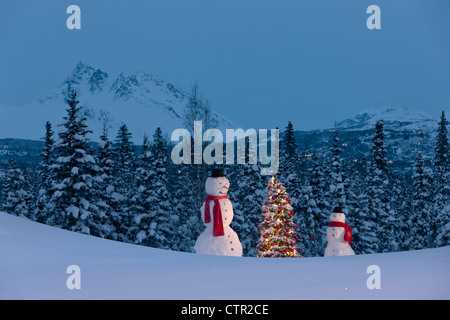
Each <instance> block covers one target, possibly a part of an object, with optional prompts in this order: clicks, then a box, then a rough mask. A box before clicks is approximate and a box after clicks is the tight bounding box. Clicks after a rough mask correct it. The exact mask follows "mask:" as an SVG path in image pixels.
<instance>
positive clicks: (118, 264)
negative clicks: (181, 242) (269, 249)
mask: <svg viewBox="0 0 450 320" xmlns="http://www.w3.org/2000/svg"><path fill="white" fill-rule="evenodd" d="M69 265H78V266H79V267H80V270H81V277H80V280H81V289H79V290H77V289H73V290H69V289H68V288H67V286H66V281H67V278H68V277H69V276H70V274H67V273H66V271H67V267H68V266H69ZM370 265H378V266H379V267H380V271H381V276H380V280H381V289H379V290H378V289H372V290H369V289H368V288H367V286H366V281H367V279H368V277H369V276H370V274H367V273H366V270H367V268H368V267H369V266H370ZM449 270H450V247H444V248H438V249H428V250H420V251H410V252H399V253H387V254H374V255H360V256H345V257H328V258H300V259H270V258H238V257H223V256H207V255H196V254H190V253H181V252H173V251H166V250H160V249H154V248H148V247H143V246H136V245H130V244H125V243H119V242H114V241H111V240H104V239H99V238H95V237H91V236H87V235H83V234H79V233H74V232H69V231H65V230H61V229H58V228H53V227H49V226H46V225H42V224H38V223H36V222H32V221H28V220H25V219H23V218H18V217H15V216H11V215H8V214H6V213H3V212H0V298H1V299H189V300H191V299H207V300H216V299H217V300H218V299H231V300H240V299H253V300H263V299H266V300H277V299H283V300H288V299H449V298H450V274H449Z"/></svg>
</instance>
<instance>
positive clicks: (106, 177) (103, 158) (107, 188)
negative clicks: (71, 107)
mask: <svg viewBox="0 0 450 320" xmlns="http://www.w3.org/2000/svg"><path fill="white" fill-rule="evenodd" d="M97 159H98V161H97V162H98V166H99V169H100V170H99V173H100V180H99V182H98V190H99V201H98V203H97V205H98V208H99V212H100V219H101V222H102V223H101V228H100V232H101V237H103V238H108V239H113V240H117V239H118V235H117V232H116V228H115V227H114V225H113V220H114V216H116V215H117V213H116V212H114V211H113V207H114V204H115V201H114V199H115V198H116V194H115V183H114V174H113V170H114V161H113V160H112V142H111V141H110V140H109V138H108V127H107V124H106V123H104V125H103V132H102V135H101V136H100V143H99V144H98V156H97Z"/></svg>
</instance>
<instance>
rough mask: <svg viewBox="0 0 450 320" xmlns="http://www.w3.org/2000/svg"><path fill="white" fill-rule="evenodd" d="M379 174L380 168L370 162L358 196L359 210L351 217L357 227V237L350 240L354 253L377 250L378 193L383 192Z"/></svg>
mask: <svg viewBox="0 0 450 320" xmlns="http://www.w3.org/2000/svg"><path fill="white" fill-rule="evenodd" d="M381 176H382V175H381V172H380V169H378V168H377V167H376V165H375V163H374V162H371V163H370V164H369V168H368V175H367V177H366V181H365V190H364V192H363V193H361V194H360V195H359V197H358V198H359V199H358V202H359V204H360V206H361V210H359V212H358V214H357V215H355V216H354V219H353V223H354V225H355V226H356V228H357V229H358V232H357V237H356V239H355V241H354V242H352V248H353V250H354V251H355V253H356V254H367V253H377V252H379V239H378V232H377V230H378V228H379V226H378V221H379V220H378V216H379V207H380V206H381V205H380V194H381V193H383V192H384V190H383V189H382V188H381V189H380V185H382V184H383V180H382V179H381Z"/></svg>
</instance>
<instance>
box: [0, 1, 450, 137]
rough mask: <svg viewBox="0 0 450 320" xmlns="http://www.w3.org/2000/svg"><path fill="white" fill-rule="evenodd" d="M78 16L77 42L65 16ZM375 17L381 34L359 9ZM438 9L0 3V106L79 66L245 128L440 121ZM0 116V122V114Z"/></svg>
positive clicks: (447, 56) (449, 54)
mask: <svg viewBox="0 0 450 320" xmlns="http://www.w3.org/2000/svg"><path fill="white" fill-rule="evenodd" d="M71 4H76V5H78V6H80V8H81V30H68V29H67V28H66V19H67V17H68V16H69V15H68V14H66V8H67V7H68V6H69V5H71ZM371 4H376V5H378V6H379V7H380V8H381V27H382V29H381V30H369V29H367V27H366V20H367V18H368V17H369V15H368V14H367V13H366V9H367V7H368V6H369V5H371ZM449 15H450V1H448V0H420V1H418V0H409V1H405V0H370V1H369V0H316V1H312V0H226V1H225V0H222V1H218V0H189V1H186V0H126V1H125V0H114V1H106V0H95V1H93V0H89V1H87V0H71V1H66V0H39V1H34V0H33V1H31V0H28V1H23V0H2V1H1V2H0V104H8V105H22V104H26V103H28V102H30V101H31V100H33V99H35V98H37V97H38V96H39V95H41V94H43V93H45V92H46V91H47V90H49V89H51V88H53V87H55V86H56V85H58V84H59V83H60V82H61V81H62V80H64V78H65V77H66V76H67V74H68V73H69V72H70V71H72V70H73V68H74V67H75V65H76V63H77V62H78V61H80V60H82V61H83V62H85V63H87V64H89V65H92V66H93V67H97V68H100V69H102V70H104V71H106V72H108V73H118V72H120V71H123V72H126V73H131V72H135V71H139V70H140V71H145V72H148V73H151V74H153V75H155V76H158V77H160V78H161V79H164V80H166V81H168V82H171V83H173V84H175V85H177V86H179V87H181V88H183V89H186V90H189V89H190V87H191V85H192V84H193V83H194V82H195V81H197V82H198V84H199V86H200V89H201V91H202V93H203V95H204V96H205V97H207V98H208V99H209V100H210V102H211V103H212V106H213V108H214V109H216V110H217V111H218V112H220V113H222V114H223V115H225V116H227V117H228V118H230V119H231V120H234V121H235V122H236V123H238V124H240V125H241V126H243V127H244V128H274V127H276V126H278V127H280V128H284V127H285V126H286V124H287V122H288V121H289V120H291V121H292V122H293V124H294V127H295V129H298V130H308V129H315V128H324V127H330V126H332V124H333V123H334V121H335V120H338V121H339V120H343V119H345V118H347V117H350V116H353V115H354V114H355V113H357V112H360V111H362V110H365V109H368V108H372V107H379V106H405V107H410V108H413V109H418V110H423V111H429V112H430V113H432V114H436V115H438V114H439V113H440V111H442V110H450V94H449V92H450V18H449ZM0 116H1V113H0Z"/></svg>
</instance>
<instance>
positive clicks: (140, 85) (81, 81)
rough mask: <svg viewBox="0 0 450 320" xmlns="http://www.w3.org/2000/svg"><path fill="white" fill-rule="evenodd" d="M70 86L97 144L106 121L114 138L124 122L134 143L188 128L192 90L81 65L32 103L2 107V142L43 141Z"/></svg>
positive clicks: (221, 120) (223, 124) (61, 112)
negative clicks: (186, 119)
mask: <svg viewBox="0 0 450 320" xmlns="http://www.w3.org/2000/svg"><path fill="white" fill-rule="evenodd" d="M69 87H71V88H74V89H76V90H77V92H78V95H79V100H80V105H81V106H82V107H83V113H84V115H85V116H86V117H87V118H88V125H89V126H90V127H91V129H93V130H94V134H93V137H92V138H93V140H94V141H98V139H99V136H100V135H101V132H102V128H103V123H104V122H107V123H108V127H109V132H110V133H109V134H110V138H114V137H115V135H116V133H117V130H118V128H119V126H120V125H121V124H122V123H125V124H126V125H127V126H128V127H129V129H130V131H131V132H132V134H133V140H134V142H135V143H141V142H142V138H143V135H144V133H147V134H149V135H150V136H151V135H152V134H153V132H154V130H155V129H156V127H161V129H162V130H163V131H164V132H165V133H167V134H168V135H169V136H170V134H171V132H172V131H173V130H174V129H177V128H183V127H184V125H183V119H182V117H183V112H184V107H185V106H186V104H187V100H188V94H189V93H188V92H186V91H184V90H183V89H180V88H178V87H176V86H175V85H173V84H171V83H169V82H166V81H164V80H161V79H159V78H157V77H155V76H153V75H151V74H148V73H145V72H136V73H133V74H125V73H120V74H119V75H118V76H115V77H111V76H110V75H109V74H108V73H107V72H105V71H103V70H100V69H97V68H94V67H92V66H89V65H86V64H85V63H83V62H79V63H78V64H77V65H76V67H75V69H74V70H73V71H72V72H71V73H70V74H69V75H68V76H67V78H66V79H65V80H64V81H63V82H62V83H61V84H59V85H58V86H57V87H56V88H54V89H52V90H50V91H49V92H48V93H46V94H44V95H42V96H41V97H39V98H38V99H37V100H35V101H33V102H31V103H30V104H28V105H25V106H22V107H12V106H0V110H1V116H0V138H21V139H34V140H37V139H40V138H41V137H42V136H43V134H44V124H45V122H46V121H51V122H52V124H53V125H54V127H56V125H57V124H59V123H61V122H62V119H63V116H65V115H66V111H65V109H66V107H67V106H66V104H65V102H64V99H65V96H66V93H67V90H68V88H69ZM214 116H215V117H216V119H217V121H218V128H219V129H222V130H223V129H226V128H236V127H237V125H236V124H235V123H233V122H232V121H230V120H228V119H226V118H225V117H224V116H222V115H220V114H218V113H216V112H214ZM55 131H56V132H57V131H58V129H57V128H55Z"/></svg>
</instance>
